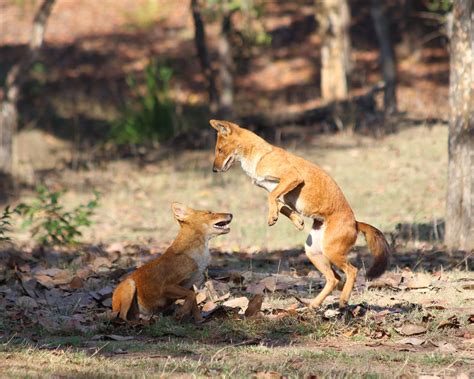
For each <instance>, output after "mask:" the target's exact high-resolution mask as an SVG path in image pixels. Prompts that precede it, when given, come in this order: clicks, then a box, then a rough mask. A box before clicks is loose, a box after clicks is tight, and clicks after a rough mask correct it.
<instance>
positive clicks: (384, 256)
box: [357, 221, 392, 280]
mask: <svg viewBox="0 0 474 379" xmlns="http://www.w3.org/2000/svg"><path fill="white" fill-rule="evenodd" d="M357 230H358V231H360V232H362V233H364V236H365V240H366V241H367V246H368V247H369V250H370V252H371V253H372V255H373V256H374V262H373V263H372V266H371V267H370V269H369V270H368V271H367V274H366V275H367V278H368V279H369V280H372V279H375V278H378V277H379V276H380V275H382V274H383V273H384V272H385V270H386V269H387V266H388V261H389V259H390V254H391V252H392V249H391V248H390V246H389V244H388V242H387V240H386V239H385V236H384V235H383V233H382V232H381V231H380V230H378V229H377V228H374V227H373V226H372V225H369V224H366V223H365V222H359V221H357Z"/></svg>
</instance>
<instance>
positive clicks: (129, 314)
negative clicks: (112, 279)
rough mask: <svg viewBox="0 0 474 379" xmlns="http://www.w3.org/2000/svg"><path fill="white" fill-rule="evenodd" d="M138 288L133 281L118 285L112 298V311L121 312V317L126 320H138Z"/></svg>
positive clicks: (127, 280)
mask: <svg viewBox="0 0 474 379" xmlns="http://www.w3.org/2000/svg"><path fill="white" fill-rule="evenodd" d="M136 293H137V287H136V284H135V281H134V280H133V279H130V278H128V279H125V280H124V281H123V282H122V283H120V284H119V285H118V287H117V288H116V289H115V291H114V293H113V296H112V310H113V311H114V312H119V317H120V318H121V319H122V320H124V321H127V320H135V319H136V318H138V313H139V311H138V306H137V298H136Z"/></svg>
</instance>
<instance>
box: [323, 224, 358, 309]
mask: <svg viewBox="0 0 474 379" xmlns="http://www.w3.org/2000/svg"><path fill="white" fill-rule="evenodd" d="M356 239H357V229H356V227H355V222H354V223H353V224H352V223H350V222H347V223H342V222H341V221H340V220H338V219H335V222H328V223H327V227H326V230H325V232H324V241H323V252H324V253H323V254H324V255H325V256H326V257H327V258H328V260H329V261H330V262H331V263H332V264H333V265H334V266H336V267H338V268H339V269H341V270H342V271H343V272H344V274H345V275H346V282H345V284H344V287H343V288H342V293H341V296H340V297H339V307H340V308H344V307H345V306H346V305H347V302H348V301H349V297H350V296H351V292H352V289H353V288H354V283H355V279H356V276H357V268H355V267H354V266H352V265H351V264H350V263H349V262H348V261H347V254H348V253H349V250H350V249H351V248H352V246H354V243H355V241H356Z"/></svg>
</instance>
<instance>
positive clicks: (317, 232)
mask: <svg viewBox="0 0 474 379" xmlns="http://www.w3.org/2000/svg"><path fill="white" fill-rule="evenodd" d="M325 229H326V227H325V225H324V224H323V223H322V222H321V221H318V220H314V222H313V227H312V228H311V231H310V233H309V235H308V238H307V239H306V243H305V246H304V247H305V252H306V255H307V256H308V258H309V260H310V261H311V263H312V264H313V265H314V266H315V267H316V268H317V269H318V270H319V271H320V272H321V274H323V275H324V277H325V279H326V284H325V285H324V288H323V289H322V290H321V292H320V293H319V294H318V296H316V298H314V299H313V300H312V301H311V303H310V305H309V306H310V307H311V308H317V307H319V306H320V305H321V303H322V302H323V301H324V299H326V297H327V296H328V295H329V294H330V293H331V292H332V291H333V290H334V289H335V288H336V287H337V285H338V283H339V281H340V280H341V278H340V276H339V275H338V273H337V272H336V271H334V270H333V268H332V267H331V262H330V260H329V259H328V258H327V257H326V256H325V255H323V250H322V247H323V235H324V231H325Z"/></svg>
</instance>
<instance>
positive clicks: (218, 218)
mask: <svg viewBox="0 0 474 379" xmlns="http://www.w3.org/2000/svg"><path fill="white" fill-rule="evenodd" d="M171 208H172V209H173V213H174V218H175V219H176V221H178V223H179V225H180V226H181V227H190V228H192V229H193V230H195V231H198V232H200V233H201V234H203V235H204V236H206V237H208V238H212V237H215V236H218V235H220V234H227V233H229V232H230V227H229V224H230V222H231V221H232V214H231V213H214V212H209V211H198V210H196V209H192V208H189V207H187V206H185V205H183V204H180V203H173V204H172V205H171Z"/></svg>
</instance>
